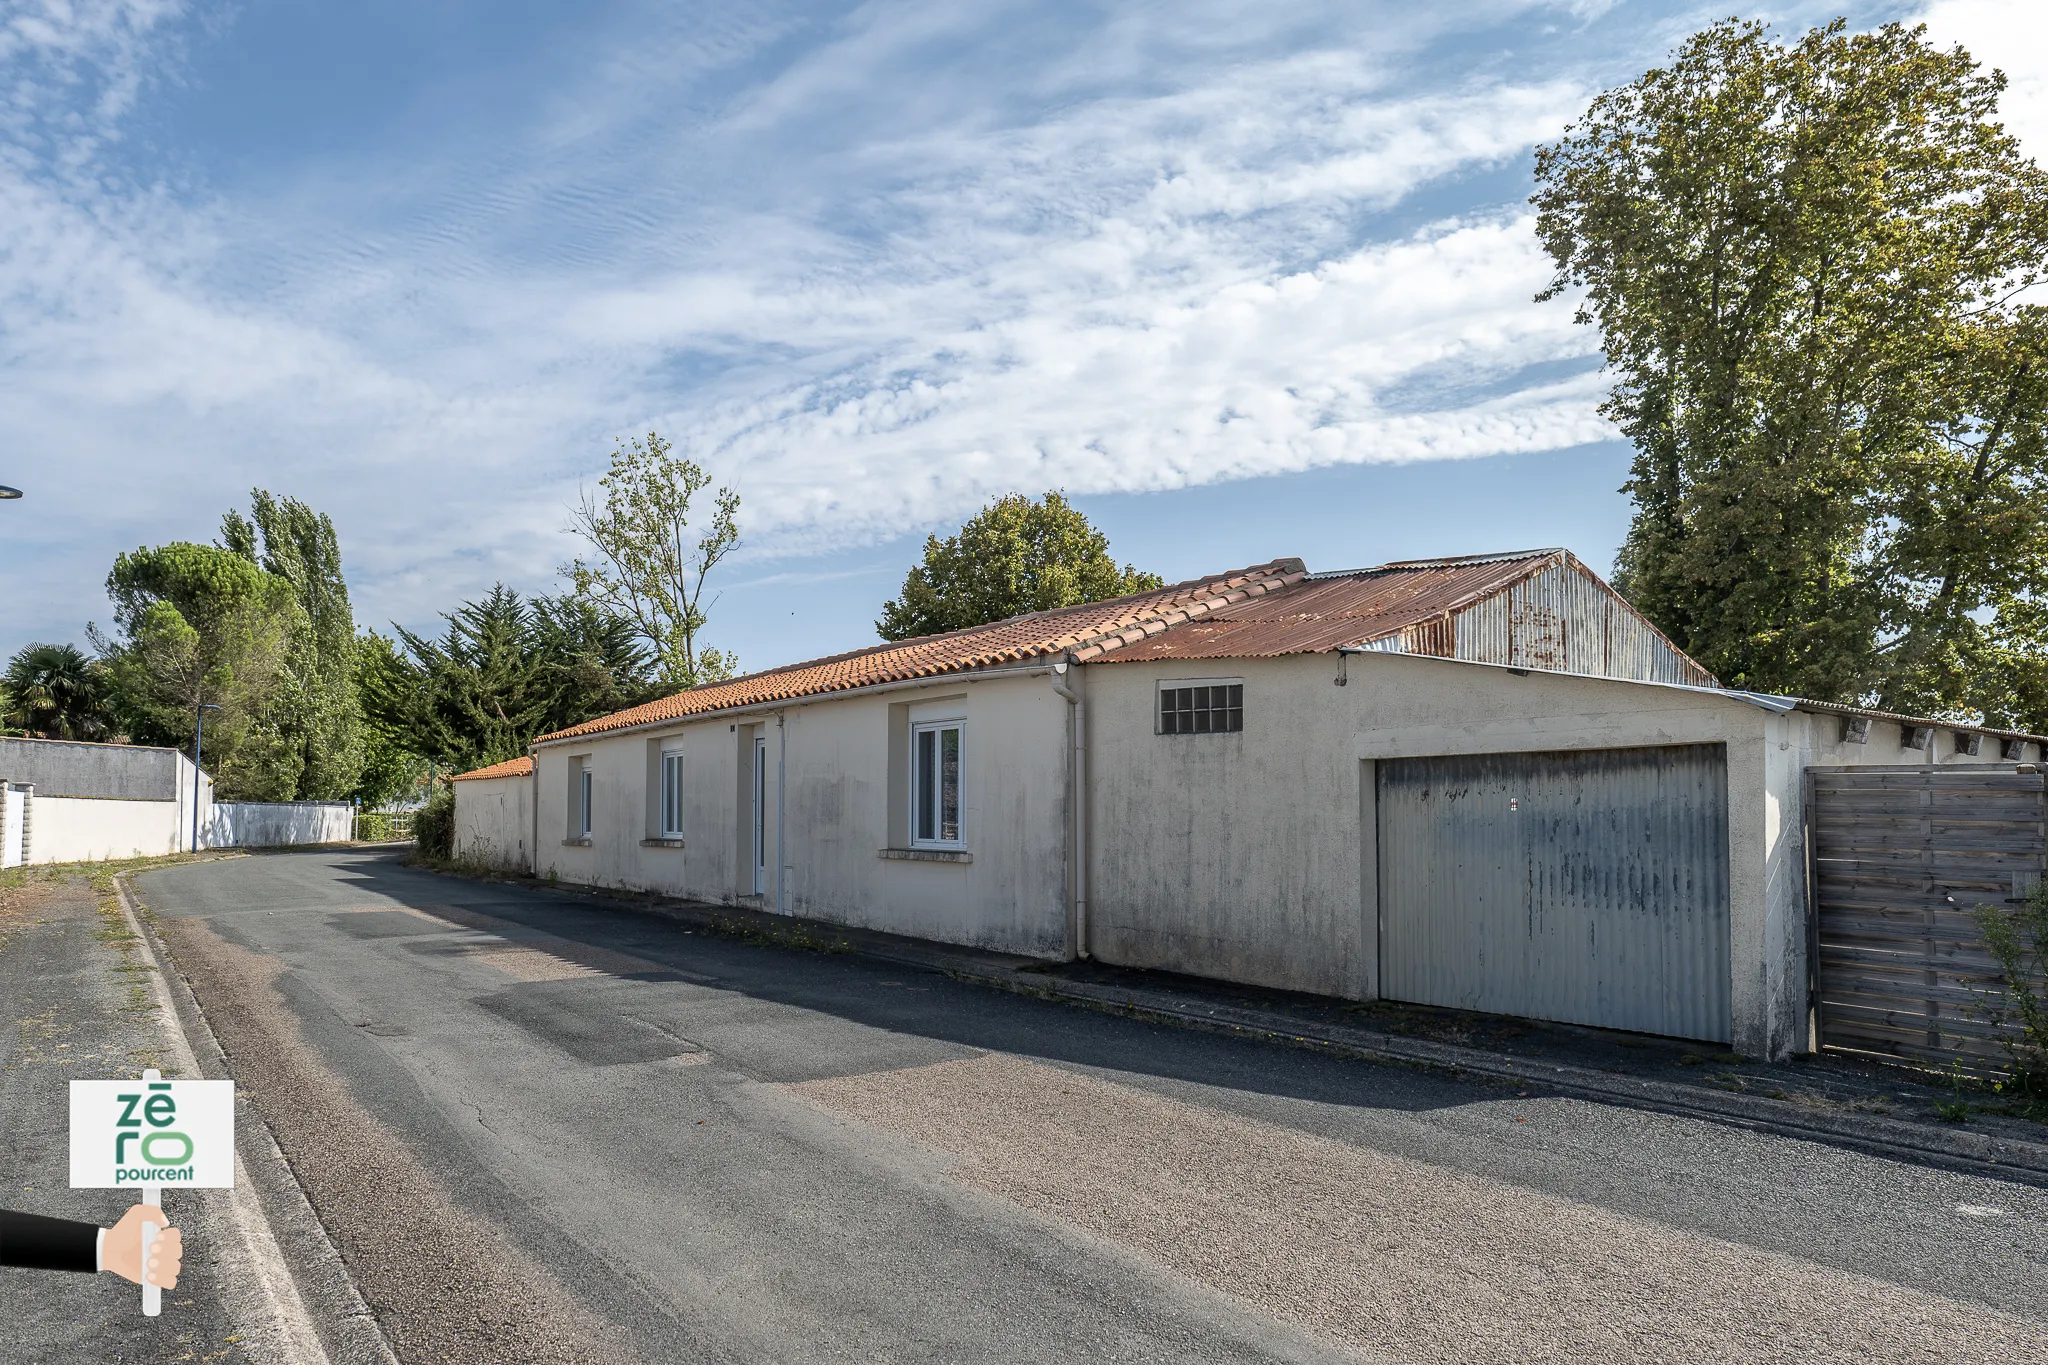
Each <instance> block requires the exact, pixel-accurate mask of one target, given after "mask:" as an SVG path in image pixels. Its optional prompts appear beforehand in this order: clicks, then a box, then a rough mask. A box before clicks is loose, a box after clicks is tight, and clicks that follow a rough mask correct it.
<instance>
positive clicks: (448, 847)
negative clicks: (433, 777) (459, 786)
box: [412, 782, 455, 861]
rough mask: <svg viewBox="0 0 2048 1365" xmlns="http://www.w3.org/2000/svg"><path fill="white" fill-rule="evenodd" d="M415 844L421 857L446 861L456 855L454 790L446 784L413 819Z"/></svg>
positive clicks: (441, 786) (435, 789)
mask: <svg viewBox="0 0 2048 1365" xmlns="http://www.w3.org/2000/svg"><path fill="white" fill-rule="evenodd" d="M412 842H413V847H414V848H417V849H418V850H419V851H420V852H421V853H422V854H424V855H425V856H427V857H429V858H440V859H442V860H443V861H446V860H447V859H450V858H453V857H454V856H455V788H454V787H452V786H450V785H449V784H447V783H445V782H444V783H442V784H441V785H439V786H437V787H435V788H434V794H433V795H432V796H430V797H428V798H427V804H426V805H424V806H421V807H420V808H419V810H418V811H417V812H415V813H414V815H413V817H412Z"/></svg>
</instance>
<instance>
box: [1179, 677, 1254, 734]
mask: <svg viewBox="0 0 2048 1365" xmlns="http://www.w3.org/2000/svg"><path fill="white" fill-rule="evenodd" d="M1243 729H1244V684H1243V683H1195V684H1191V685H1189V686H1185V687H1162V688H1160V689H1159V733H1160V734H1162V735H1223V734H1236V733H1238V732H1239V731H1241V730H1243Z"/></svg>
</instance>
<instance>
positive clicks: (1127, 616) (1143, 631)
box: [471, 559, 1307, 776]
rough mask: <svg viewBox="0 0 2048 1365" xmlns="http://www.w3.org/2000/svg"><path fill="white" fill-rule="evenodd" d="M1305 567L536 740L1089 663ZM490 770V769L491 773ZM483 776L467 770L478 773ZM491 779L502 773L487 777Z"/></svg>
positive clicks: (872, 651) (932, 644) (973, 633)
mask: <svg viewBox="0 0 2048 1365" xmlns="http://www.w3.org/2000/svg"><path fill="white" fill-rule="evenodd" d="M1306 576H1307V570H1306V569H1305V568H1304V567H1303V565H1302V562H1301V561H1300V560H1298V559H1276V560H1273V561H1272V562H1270V563H1267V564H1257V565H1254V566H1252V567H1251V568H1248V569H1239V570H1237V571H1236V572H1233V573H1227V574H1220V575H1217V576H1215V577H1212V578H1198V579H1193V580H1190V581H1189V582H1186V583H1176V584H1174V585H1172V586H1171V587H1165V588H1159V589H1156V590H1154V591H1152V592H1145V593H1137V594H1134V595H1132V596H1130V597H1116V598H1111V599H1110V600H1109V601H1106V602H1090V603H1087V604H1085V605H1083V606H1078V607H1060V608H1057V609H1055V610H1053V611H1040V612H1031V613H1028V614H1026V615H1023V616H1013V617H1011V618H1009V619H1008V620H1006V621H995V622H991V623H990V624H988V625H985V626H973V627H970V628H968V629H966V630H956V631H951V632H949V633H947V634H945V635H924V636H919V637H917V638H915V639H911V640H897V641H892V642H890V643H888V644H880V645H870V646H868V647H867V648H865V649H857V650H853V651H851V652H850V653H846V654H835V655H832V656H831V657H829V658H824V659H812V660H810V661H808V662H805V663H800V664H790V665H788V666H787V667H784V668H775V669H769V670H767V671H766V672H762V673H750V674H748V675H747V676H746V677H743V678H732V679H729V680H727V681H725V682H719V683H707V684H705V685H704V686H702V687H694V688H691V689H690V690H689V691H688V692H679V693H677V694H676V695H675V696H672V697H663V698H662V699H661V700H659V701H653V702H649V703H647V704H646V705H645V706H636V707H634V708H632V709H631V710H629V711H620V712H617V713H615V714H613V715H609V716H600V717H599V718H597V719H596V720H589V721H585V722H583V724H581V725H575V726H571V727H570V728H569V729H566V730H557V731H556V732H555V733H553V734H550V735H542V736H541V737H540V738H539V739H538V740H536V741H534V742H535V743H537V744H549V743H553V742H555V741H557V740H564V739H575V738H577V737H579V736H582V735H594V734H601V733H603V732H604V731H607V730H623V729H626V728H628V727H630V726H635V725H648V724H652V723H654V722H658V721H664V720H679V719H681V718H683V717H685V716H695V715H702V714H704V713H706V712H710V711H723V710H727V709H730V708H733V707H745V706H760V705H764V704H770V703H774V702H780V701H790V700H793V699H795V698H798V697H809V696H816V695H818V694H820V693H828V692H845V691H851V690H852V689H854V688H859V687H872V686H874V685H876V684H878V683H890V682H902V681H906V680H908V679H911V678H928V677H938V676H941V675H943V674H947V673H962V672H966V671H969V670H971V669H977V668H988V667H992V666H994V665H998V664H1007V663H1019V662H1023V661H1025V660H1029V659H1035V658H1044V657H1046V656H1048V655H1055V654H1062V653H1065V652H1067V651H1070V650H1071V651H1072V652H1073V656H1074V658H1075V659H1077V660H1080V661H1082V662H1086V661H1088V660H1089V659H1093V658H1098V657H1100V656H1101V655H1102V654H1104V653H1106V652H1108V651H1111V650H1115V649H1120V648H1122V647H1124V646H1125V645H1127V644H1133V643H1136V642H1137V641H1139V640H1143V639H1146V638H1148V637H1150V636H1153V635H1157V634H1159V633H1160V632H1162V631H1164V630H1166V629H1168V628H1169V627H1171V626H1176V625H1180V624H1182V623H1184V622H1188V621H1196V620H1200V619H1202V618H1204V617H1206V616H1208V615H1210V614H1211V613H1213V612H1216V611H1220V610H1222V609H1224V608H1226V607H1230V606H1234V605H1236V604H1238V603H1241V602H1246V601H1249V600H1251V599H1253V598H1256V597H1261V596H1263V595H1265V594H1267V593H1270V592H1276V591H1278V590H1279V589H1281V588H1284V587H1287V586H1288V585H1289V584H1293V583H1299V582H1301V581H1302V579H1303V578H1305V577H1306ZM485 771H486V772H488V771H490V770H488V769H486V770H485ZM480 775H481V774H471V776H480ZM492 775H493V776H497V775H499V774H492Z"/></svg>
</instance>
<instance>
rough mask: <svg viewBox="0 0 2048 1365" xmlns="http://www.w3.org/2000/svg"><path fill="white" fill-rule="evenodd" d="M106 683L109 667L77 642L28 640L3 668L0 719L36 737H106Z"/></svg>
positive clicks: (0, 687) (108, 723) (107, 720)
mask: <svg viewBox="0 0 2048 1365" xmlns="http://www.w3.org/2000/svg"><path fill="white" fill-rule="evenodd" d="M106 683H107V680H106V670H105V668H103V667H102V666H101V665H100V664H98V663H97V662H95V661H94V660H92V659H90V658H88V657H87V656H86V655H85V653H84V652H83V651H81V650H80V649H79V648H78V646H76V645H46V644H34V645H25V646H23V647H22V648H21V649H20V650H18V651H16V652H15V655H14V657H13V658H11V659H9V660H8V661H7V671H6V673H5V674H0V698H4V699H5V706H4V708H0V711H4V714H0V722H4V723H5V724H7V725H9V726H12V727H14V728H16V729H18V730H20V731H21V732H23V733H24V734H27V735H28V736H30V737H31V738H35V739H84V740H100V739H105V738H106V737H107V732H108V729H109V725H110V722H111V720H112V716H111V715H110V714H109V712H108V710H107V697H106V692H107V686H106Z"/></svg>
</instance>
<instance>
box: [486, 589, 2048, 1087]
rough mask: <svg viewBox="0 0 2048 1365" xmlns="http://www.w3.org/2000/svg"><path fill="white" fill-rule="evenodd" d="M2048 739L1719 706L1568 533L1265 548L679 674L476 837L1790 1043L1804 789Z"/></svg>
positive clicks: (1263, 978)
mask: <svg viewBox="0 0 2048 1365" xmlns="http://www.w3.org/2000/svg"><path fill="white" fill-rule="evenodd" d="M2041 743H2042V741H2041V739H2040V738H2039V737H2036V736H2028V735H2014V734H2008V733H2005V732H1999V731H1979V730H1967V729H1964V730H1957V729H1954V728H1950V727H1945V726H1941V725H1937V724H1935V723H1933V722H1928V721H1920V720H1913V719H1911V718H1905V717H1891V716H1882V715H1878V714H1876V713H1871V712H1859V711H1854V710H1851V709H1849V708H1842V707H1832V706H1824V705H1821V704H1818V703H1809V702H1801V701H1798V700H1795V699H1790V698H1782V697H1771V696H1763V695H1758V694H1751V693H1742V692H1734V691H1728V690H1724V689H1721V688H1720V687H1718V686H1717V685H1716V683H1715V680H1714V679H1713V678H1712V677H1711V676H1709V675H1708V674H1707V673H1706V671H1705V670H1704V669H1702V668H1701V667H1700V666H1699V665H1698V664H1697V663H1695V662H1694V661H1693V660H1691V659H1690V658H1688V657H1686V656H1685V655H1684V654H1683V653H1681V652H1680V651H1679V650H1678V649H1676V648H1675V647H1674V646H1673V645H1672V644H1671V643H1670V642H1669V641H1668V640H1666V639H1665V638H1664V637H1663V636H1662V635H1661V634H1659V633H1658V632H1657V631H1656V630H1655V629H1654V628H1653V627H1652V626H1651V625H1650V624H1649V623H1648V622H1647V621H1645V620H1644V619H1643V618H1642V617H1641V616H1640V615H1639V614H1638V613H1637V612H1636V611H1635V610H1634V609H1633V608H1632V607H1630V606H1629V604H1628V603H1627V602H1625V601H1623V600H1622V599H1621V598H1620V597H1619V596H1618V595H1616V594H1615V593H1614V592H1613V591H1612V590H1611V589H1610V588H1608V586H1607V585H1606V584H1605V583H1603V582H1602V581H1601V580H1600V579H1599V578H1598V577H1597V576H1596V575H1595V574H1593V573H1592V572H1591V571H1590V570H1588V569H1587V568H1586V567H1585V566H1584V565H1583V564H1581V563H1580V562H1579V561H1578V560H1577V559H1575V558H1574V557H1573V556H1571V555H1570V554H1568V553H1567V552H1565V551H1562V550H1535V551H1526V552H1516V553H1509V554H1499V555H1484V556H1474V557H1467V558H1459V559H1444V560H1427V561H1411V562H1403V563H1396V564H1387V565H1383V566H1380V567H1378V568H1373V569H1362V570H1353V571H1343V572H1336V573H1317V574H1312V573H1309V572H1308V571H1307V570H1306V568H1305V567H1304V566H1303V565H1302V563H1301V562H1300V561H1299V560H1276V561H1274V562H1272V563H1268V564H1262V565H1258V566H1256V567H1253V568H1249V569H1244V570H1239V571H1236V572H1232V573H1226V574H1220V575H1217V576H1215V577H1212V578H1206V579H1200V580H1196V581H1192V582H1188V583H1181V584H1177V585H1175V586H1172V587H1169V588H1164V589H1161V590H1159V591H1156V592H1151V593H1145V594H1140V595H1138V596H1134V597H1128V598H1122V599H1118V600H1115V601H1110V602H1099V603H1093V604H1090V605H1087V606H1082V607H1073V608H1067V609H1063V610H1058V611H1050V612H1042V613H1036V614H1033V615H1027V616H1022V617H1017V618H1014V619H1011V620H1008V621H1001V622H997V623H994V624H992V625H988V626H982V627H978V628H975V629H972V630H966V631H958V632H954V633H952V634H948V635H940V636H932V637H926V638H923V639H916V640H906V641H902V642H898V643H894V644H882V645H876V646H873V647H871V648H868V649H863V650H858V651H855V652H853V653H849V654H843V655H838V656H834V657H831V658H826V659H818V660H813V661H810V662H806V663H801V664H795V665H792V666H790V667H787V668H781V669H773V670H770V671H767V672H763V673H757V674H752V675H749V676H747V677H743V678H736V679H733V680H731V681H728V682H723V683H718V684H714V685H710V686H706V687H700V688H697V689H694V690H692V691H689V692H685V693H682V694H680V695H677V696H673V697H668V698H664V699H662V700H660V701H657V702H653V703H651V704H649V705H646V706H642V707H638V708H636V709H633V710H630V711H624V712H620V713H618V714H616V715H611V716H606V717H603V718H601V719H598V720H593V721H590V722H588V723H586V724H583V725H579V726H576V727H574V728H572V729H568V730H564V731H561V732H560V733H557V734H550V735H544V736H542V737H541V738H540V739H539V740H538V741H537V742H536V743H535V745H534V746H533V752H532V754H531V756H530V757H527V758H521V759H517V760H513V761H512V762H510V763H507V764H500V765H497V766H496V767H493V768H486V769H482V770H479V771H477V772H474V773H468V774H464V775H463V776H462V777H460V778H458V779H457V787H456V792H457V816H456V840H457V853H458V855H459V856H462V857H466V858H470V859H473V860H475V861H480V862H488V863H493V864H496V865H500V866H504V867H508V868H516V869H520V870H527V871H532V872H535V873H537V874H539V875H544V876H545V875H553V876H556V877H558V878H560V879H562V880H564V881H568V882H573V883H581V884H586V885H591V886H600V887H621V888H632V889H639V890H651V891H658V892H663V893H668V894H673V895H676V896H681V897H688V898H692V899H696V900H702V901H711V902H722V903H736V904H750V905H758V906H760V907H762V908H764V909H768V910H780V911H783V912H786V913H790V914H800V915H806V916H812V917H815V918H819V919H823V920H829V921H834V922H838V923H843V924H848V925H858V926H863V927H868V928H874V929H881V930H887V931H890V932H894V933H900V934H908V935H915V936H919V937H924V938H930V939H937V940H942V941H946V942H953V943H964V944H974V945H979V946H985V947H988V948H993V949H1000V950H1003V951H1006V952H1013V953H1021V954H1028V955H1034V956H1039V957H1044V958H1048V959H1060V958H1067V957H1094V958H1096V959H1099V960H1102V961H1105V962H1109V963H1115V964H1122V965H1129V966H1136V967H1150V968H1164V969H1170V970H1173V971H1179V972H1186V973H1192V974H1196V975H1203V976H1209V977H1215V978H1222V979H1227V980H1231V981H1239V982H1246V983H1251V984H1257V985H1265V986H1273V987H1279V988H1284V989H1292V990H1300V991H1309V992H1316V993H1321V994H1326V995H1333V996H1340V997H1347V998H1351V999H1358V1000H1370V999H1375V998H1381V997H1384V998H1390V999H1399V1000H1408V1001H1415V1002H1420V1003H1425V1004H1438V1005H1447V1006H1455V1007H1460V1008H1468V1009H1478V1010H1486V1011H1492V1012H1500V1013H1507V1014H1516V1015H1524V1016H1529V1017H1535V1018H1544V1019H1553V1020H1563V1021H1568V1022H1576V1023H1584V1024H1592V1025H1599V1026H1606V1027H1614V1028H1622V1029H1632V1030H1638V1031H1643V1032H1651V1033H1659V1034H1668V1035H1672V1036H1678V1037H1689V1038H1700V1039H1710V1040H1718V1041H1722V1042H1726V1043H1729V1044H1731V1045H1732V1046H1733V1047H1735V1048H1736V1049H1738V1050H1740V1051H1742V1052H1744V1053H1748V1054H1753V1055H1773V1056H1774V1055H1781V1054H1784V1053H1786V1052H1788V1051H1798V1050H1803V1049H1804V1048H1805V1047H1806V1046H1807V1042H1808V1036H1809V1035H1808V1015H1807V1010H1808V992H1807V982H1806V943H1807V916H1806V904H1805V862H1804V859H1805V852H1804V831H1803V828H1802V815H1801V783H1802V774H1803V773H1804V771H1805V770H1806V768H1807V767H1809V766H1811V765H1815V764H1828V765H1854V764H1865V763H1868V764H1900V763H1908V762H1911V763H1925V762H1939V763H2000V762H2004V763H2011V762H2013V761H2015V760H2017V759H2038V758H2040V757H2041V748H2040V746H2041Z"/></svg>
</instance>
